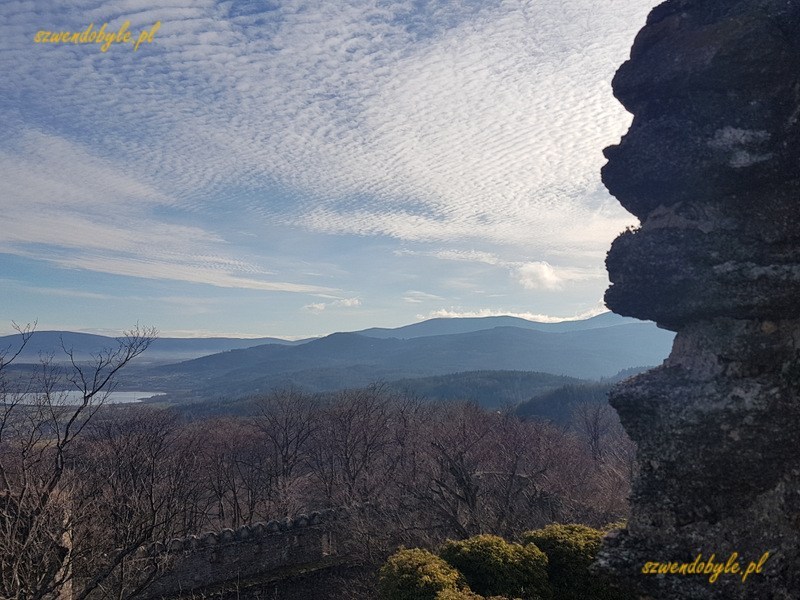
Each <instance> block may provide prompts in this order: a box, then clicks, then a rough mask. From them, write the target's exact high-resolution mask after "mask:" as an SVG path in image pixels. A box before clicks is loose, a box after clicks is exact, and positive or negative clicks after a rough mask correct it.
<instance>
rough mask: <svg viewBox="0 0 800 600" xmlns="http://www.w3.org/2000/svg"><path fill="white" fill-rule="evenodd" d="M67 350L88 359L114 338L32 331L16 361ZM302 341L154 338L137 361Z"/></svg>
mask: <svg viewBox="0 0 800 600" xmlns="http://www.w3.org/2000/svg"><path fill="white" fill-rule="evenodd" d="M21 341H22V339H21V336H20V335H19V334H13V335H6V336H2V337H0V352H4V351H9V352H14V351H16V349H17V348H18V347H19V345H20V343H21ZM62 341H63V346H64V347H65V348H68V349H71V350H72V351H73V352H74V353H75V357H76V359H78V360H88V359H89V358H90V357H91V355H92V354H96V353H98V352H101V351H102V350H103V349H105V348H114V347H116V345H117V344H116V339H115V338H113V337H108V336H104V335H95V334H92V333H78V332H74V331H36V332H35V333H34V334H33V336H31V339H30V340H29V341H28V344H27V345H26V346H25V348H24V349H23V351H22V353H21V354H20V356H19V358H18V359H17V362H20V363H22V362H27V363H30V362H38V360H39V356H40V355H48V354H54V358H55V359H56V360H59V359H61V358H63V357H64V353H63V351H62V349H61V346H62ZM298 343H302V341H300V342H293V341H288V340H282V339H279V338H271V337H266V338H252V339H249V338H226V337H218V338H162V337H160V338H158V339H156V340H155V341H154V342H153V344H152V345H151V346H150V348H148V349H147V352H145V354H143V355H142V359H143V360H141V361H139V362H140V363H141V362H176V361H179V360H190V359H193V358H199V357H201V356H208V355H210V354H217V353H218V352H225V351H227V350H233V349H237V348H252V347H253V346H261V345H264V344H284V345H294V344H298Z"/></svg>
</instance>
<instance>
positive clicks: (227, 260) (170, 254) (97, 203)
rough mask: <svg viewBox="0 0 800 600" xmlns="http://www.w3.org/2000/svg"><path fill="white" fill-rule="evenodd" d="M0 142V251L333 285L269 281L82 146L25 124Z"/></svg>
mask: <svg viewBox="0 0 800 600" xmlns="http://www.w3.org/2000/svg"><path fill="white" fill-rule="evenodd" d="M14 142H15V143H14V145H13V147H12V149H10V150H5V151H0V173H3V174H4V176H5V181H4V186H5V187H4V193H3V194H2V196H0V211H2V213H3V219H4V226H3V228H2V229H0V252H6V253H9V254H16V255H18V256H22V257H25V258H33V259H37V260H44V261H48V262H51V263H53V264H56V265H59V266H61V267H64V268H68V269H86V270H89V271H96V272H102V273H112V274H115V275H125V276H129V277H141V278H148V279H168V280H175V281H186V282H192V283H202V284H207V285H212V286H216V287H225V288H245V289H255V290H264V291H278V292H295V293H320V292H331V291H335V289H334V288H330V287H325V286H317V285H308V284H302V283H293V282H282V281H271V280H268V279H266V278H267V277H268V276H269V275H271V273H270V272H269V271H268V270H265V269H264V268H263V267H261V266H259V265H257V264H254V263H252V262H249V261H247V260H243V259H242V258H240V257H236V256H234V255H233V253H232V252H231V251H230V250H229V249H228V248H227V243H226V242H225V240H224V239H223V238H221V237H220V236H219V235H217V234H215V233H213V232H211V231H208V230H206V229H204V228H201V227H195V226H187V225H182V224H177V223H168V222H164V221H162V220H160V219H158V218H157V217H156V216H155V215H154V214H152V212H153V210H159V209H165V208H170V207H174V206H175V205H177V204H178V202H177V201H176V200H175V199H174V198H173V197H171V196H168V195H165V194H164V193H163V192H161V191H159V190H158V189H156V188H155V187H153V186H152V185H151V184H149V183H146V182H144V181H142V180H140V179H135V178H132V177H131V176H130V175H129V174H127V173H126V172H125V171H124V170H123V169H122V167H120V166H117V165H115V164H114V163H113V162H112V161H111V160H108V159H104V158H101V157H97V156H94V155H93V154H92V153H90V152H89V151H88V150H87V149H86V148H85V147H84V146H82V145H81V144H78V143H74V142H69V141H67V140H65V139H62V138H58V137H55V136H52V135H48V134H44V133H42V132H40V131H36V130H30V129H26V130H24V131H23V132H22V133H21V134H20V136H19V137H18V138H16V139H15V140H14Z"/></svg>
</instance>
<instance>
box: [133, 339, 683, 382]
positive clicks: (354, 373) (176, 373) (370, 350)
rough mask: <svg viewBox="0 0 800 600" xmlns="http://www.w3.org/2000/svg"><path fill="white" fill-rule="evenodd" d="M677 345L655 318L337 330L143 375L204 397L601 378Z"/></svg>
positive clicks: (653, 360) (655, 359) (652, 360)
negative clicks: (500, 374) (383, 333)
mask: <svg viewBox="0 0 800 600" xmlns="http://www.w3.org/2000/svg"><path fill="white" fill-rule="evenodd" d="M671 342H672V334H670V333H669V332H666V331H662V330H660V329H658V328H656V327H655V326H654V325H653V324H651V323H631V324H623V325H617V326H613V327H601V328H596V329H587V330H583V331H566V332H562V333H547V332H542V331H535V330H529V329H522V328H518V327H496V328H493V329H487V330H482V331H475V332H470V333H460V334H452V335H438V336H426V337H417V338H411V339H396V338H387V339H381V338H374V337H368V336H365V335H361V334H356V333H338V334H333V335H330V336H327V337H325V338H321V339H318V340H314V341H311V342H306V343H304V344H300V345H296V346H282V345H275V344H269V345H263V346H258V347H255V348H249V349H244V350H233V351H230V352H224V353H221V354H215V355H212V356H206V357H203V358H199V359H195V360H191V361H186V362H183V363H177V364H172V365H164V366H160V367H154V368H151V369H149V370H147V371H146V372H145V373H140V374H137V377H138V378H139V382H140V383H143V382H146V385H147V388H148V389H157V390H162V389H163V390H172V389H183V390H198V391H201V390H202V392H203V395H209V394H226V395H242V394H249V393H260V392H264V391H268V390H270V389H273V388H275V387H285V386H287V385H296V386H299V387H301V388H304V389H306V390H309V391H326V390H334V389H341V388H343V387H358V386H362V385H367V384H369V383H371V382H374V381H376V380H383V381H394V380H398V379H404V378H417V377H428V376H434V375H445V374H448V373H458V372H463V371H488V370H511V371H538V372H543V373H550V374H554V375H565V376H569V377H577V378H581V379H597V378H601V377H612V376H614V375H615V374H616V373H618V372H619V371H621V370H623V369H627V368H630V367H636V366H641V365H655V364H659V363H661V361H663V359H664V358H665V357H666V356H667V354H668V353H669V350H670V346H671Z"/></svg>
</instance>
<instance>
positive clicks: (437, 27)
mask: <svg viewBox="0 0 800 600" xmlns="http://www.w3.org/2000/svg"><path fill="white" fill-rule="evenodd" d="M654 4H655V3H654V2H653V0H618V1H614V2H609V1H608V0H530V1H522V0H519V1H514V0H509V1H502V2H494V1H491V0H484V1H474V0H460V1H450V2H448V1H435V0H432V1H430V2H422V1H419V0H412V1H403V0H400V1H381V0H336V1H333V0H331V1H318V2H304V1H302V0H286V1H278V0H262V1H256V0H233V1H225V2H216V1H212V0H200V1H195V0H116V1H109V2H98V1H97V0H92V1H85V2H82V1H52V2H47V1H39V0H37V1H35V2H24V1H23V2H15V1H4V2H3V3H2V4H1V5H0V73H3V76H2V79H0V210H1V211H2V215H3V224H2V227H0V290H2V302H1V303H0V332H8V331H9V330H10V324H11V321H12V320H15V321H17V322H28V321H32V320H34V319H37V320H38V322H39V328H40V329H71V330H80V331H91V332H100V333H118V332H120V331H121V330H123V329H125V328H128V327H130V326H131V325H133V324H134V323H136V322H137V321H138V322H139V323H142V324H146V325H153V326H156V327H157V328H158V329H159V330H160V331H161V333H162V335H168V336H172V335H177V336H193V335H201V336H205V335H246V336H280V337H295V338H297V337H307V336H312V335H320V334H326V333H330V332H333V331H343V330H355V329H360V328H364V327H370V326H386V327H391V326H398V325H402V324H406V323H410V322H413V321H417V320H420V319H424V318H429V317H435V316H484V315H494V314H514V315H519V316H526V317H528V318H539V319H542V320H544V319H556V318H559V319H563V318H574V317H577V316H584V315H590V314H595V313H597V312H599V311H600V310H601V307H602V304H601V299H602V294H603V291H604V290H605V288H606V286H607V279H606V275H605V269H604V265H603V260H604V257H605V252H606V250H607V248H608V246H609V244H610V242H611V241H612V239H613V238H614V237H615V236H616V235H617V234H619V232H620V231H622V230H623V229H624V228H625V227H626V226H628V225H632V224H635V223H636V221H635V219H634V218H633V217H632V216H631V215H629V214H627V213H626V212H625V211H624V210H623V209H622V208H621V207H619V206H618V204H617V203H616V202H615V201H614V199H613V198H611V197H610V196H609V195H608V193H607V192H606V191H605V189H604V188H603V186H602V184H601V182H600V177H599V170H600V167H601V166H602V164H603V163H604V159H603V156H602V149H603V147H605V146H607V145H610V144H613V143H616V141H617V140H618V139H619V137H620V135H621V134H623V133H624V131H625V130H626V129H627V127H628V125H629V123H630V116H629V115H628V114H627V113H626V112H625V111H624V110H623V109H622V107H621V106H620V105H619V104H618V103H617V102H616V101H615V100H614V98H613V96H612V93H611V85H610V81H611V78H612V76H613V73H614V71H615V69H616V67H617V66H618V65H619V64H620V63H621V62H622V61H623V60H625V59H626V58H627V56H628V52H629V48H630V45H631V43H632V41H633V38H634V36H635V34H636V32H637V31H638V30H639V29H640V28H641V26H642V25H643V24H644V20H645V18H646V15H647V12H648V11H649V9H650V8H652V6H653V5H654ZM125 21H129V22H130V30H131V32H133V35H134V37H136V36H137V35H138V32H140V31H142V30H147V29H149V28H151V27H152V26H153V25H154V24H155V23H156V22H158V21H160V23H161V26H160V28H159V29H158V31H157V32H156V33H155V35H154V37H153V41H152V43H143V44H142V45H141V46H140V47H139V49H138V50H137V51H136V52H134V51H133V49H132V45H130V44H127V45H126V44H115V45H112V46H111V47H110V48H109V49H108V50H107V51H106V52H101V50H100V48H99V46H98V45H97V44H85V45H82V44H70V43H65V44H37V43H34V37H35V36H36V33H37V32H38V31H40V30H50V31H82V30H84V29H85V28H86V27H87V26H88V25H89V24H90V23H92V24H94V26H95V28H99V27H100V26H101V25H102V24H103V23H108V26H107V30H108V31H112V30H117V29H119V28H120V26H121V25H122V24H123V23H124V22H125Z"/></svg>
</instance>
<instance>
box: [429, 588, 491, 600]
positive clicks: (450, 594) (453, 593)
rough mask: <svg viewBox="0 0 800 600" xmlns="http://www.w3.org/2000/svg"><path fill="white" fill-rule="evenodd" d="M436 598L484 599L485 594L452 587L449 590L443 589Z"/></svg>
mask: <svg viewBox="0 0 800 600" xmlns="http://www.w3.org/2000/svg"><path fill="white" fill-rule="evenodd" d="M436 600H484V598H483V596H481V595H479V594H476V593H475V592H471V591H469V590H465V589H461V590H457V589H453V588H450V589H447V590H442V591H441V592H439V593H438V594H436Z"/></svg>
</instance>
